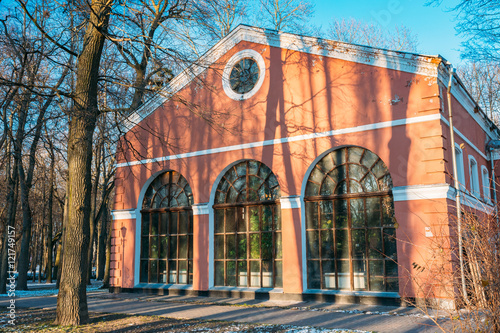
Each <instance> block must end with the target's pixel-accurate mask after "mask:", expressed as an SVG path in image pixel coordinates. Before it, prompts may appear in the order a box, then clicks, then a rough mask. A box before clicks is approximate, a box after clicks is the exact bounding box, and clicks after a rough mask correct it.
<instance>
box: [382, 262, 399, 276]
mask: <svg viewBox="0 0 500 333" xmlns="http://www.w3.org/2000/svg"><path fill="white" fill-rule="evenodd" d="M385 272H386V275H387V276H396V277H397V276H398V263H397V262H394V261H392V260H386V261H385Z"/></svg>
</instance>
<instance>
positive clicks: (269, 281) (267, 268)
mask: <svg viewBox="0 0 500 333" xmlns="http://www.w3.org/2000/svg"><path fill="white" fill-rule="evenodd" d="M272 286H273V262H272V261H262V288H271V287H272Z"/></svg>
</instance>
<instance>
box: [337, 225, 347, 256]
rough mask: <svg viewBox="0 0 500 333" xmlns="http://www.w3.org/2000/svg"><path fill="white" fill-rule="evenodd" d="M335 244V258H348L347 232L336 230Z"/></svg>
mask: <svg viewBox="0 0 500 333" xmlns="http://www.w3.org/2000/svg"><path fill="white" fill-rule="evenodd" d="M335 242H336V245H337V258H349V237H348V233H347V230H343V229H340V230H336V231H335Z"/></svg>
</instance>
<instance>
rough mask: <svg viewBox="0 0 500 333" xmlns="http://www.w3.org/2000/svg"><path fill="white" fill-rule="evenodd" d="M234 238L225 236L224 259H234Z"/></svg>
mask: <svg viewBox="0 0 500 333" xmlns="http://www.w3.org/2000/svg"><path fill="white" fill-rule="evenodd" d="M235 242H236V236H235V235H226V259H236V244H235Z"/></svg>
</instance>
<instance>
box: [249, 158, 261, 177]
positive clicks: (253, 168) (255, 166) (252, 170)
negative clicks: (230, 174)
mask: <svg viewBox="0 0 500 333" xmlns="http://www.w3.org/2000/svg"><path fill="white" fill-rule="evenodd" d="M259 164H260V163H259V162H257V161H253V160H252V161H248V174H249V175H256V174H257V172H258V171H259Z"/></svg>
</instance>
